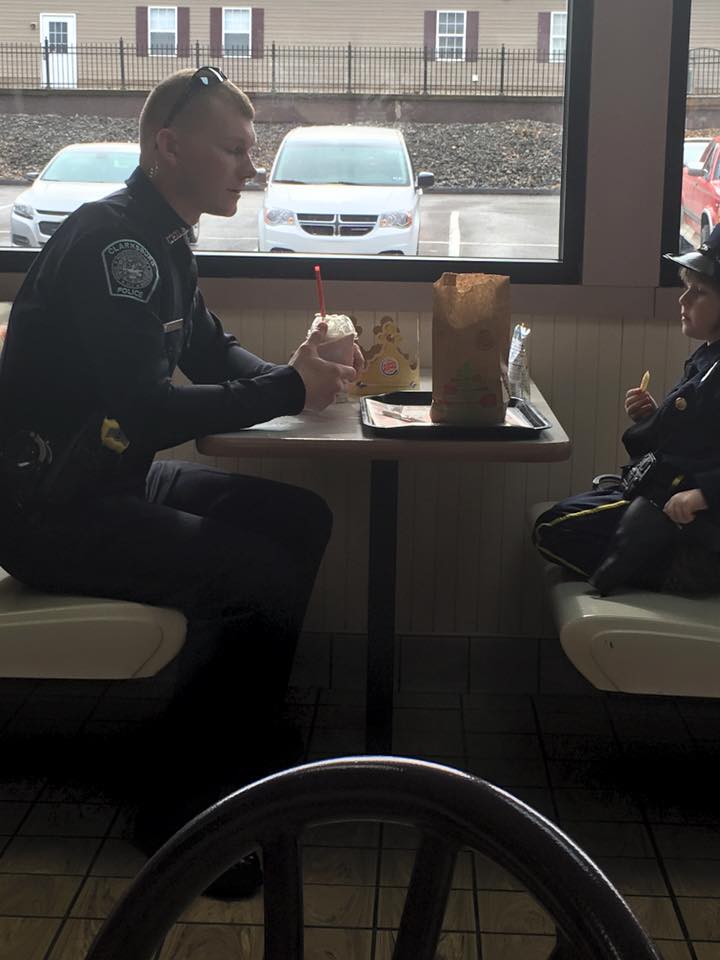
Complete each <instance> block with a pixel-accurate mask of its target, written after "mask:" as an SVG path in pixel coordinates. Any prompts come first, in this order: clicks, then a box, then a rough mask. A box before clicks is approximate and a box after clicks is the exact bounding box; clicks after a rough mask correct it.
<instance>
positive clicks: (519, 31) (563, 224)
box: [0, 0, 597, 283]
mask: <svg viewBox="0 0 720 960" xmlns="http://www.w3.org/2000/svg"><path fill="white" fill-rule="evenodd" d="M405 2H407V7H406V8H404V9H406V10H411V9H412V7H413V6H414V5H412V4H411V0H405ZM537 6H541V7H544V8H545V9H544V10H538V9H537ZM537 6H536V7H533V5H532V4H527V3H519V2H518V3H513V2H510V0H508V2H503V3H502V12H503V16H502V17H499V16H498V15H497V10H496V8H495V5H494V4H484V3H482V4H475V7H476V8H477V9H474V10H453V9H445V10H438V9H427V10H422V12H421V14H420V15H418V10H417V8H415V9H414V10H412V16H409V17H405V18H404V19H403V20H402V22H401V18H399V17H398V15H397V10H394V11H393V10H391V9H390V8H388V9H387V10H386V11H385V13H383V14H379V15H378V16H377V17H374V18H368V17H367V16H366V15H364V13H363V10H362V8H361V7H358V6H357V5H356V6H355V7H353V6H352V5H350V4H336V8H335V10H334V14H333V17H332V18H327V17H320V15H319V14H318V4H317V3H315V0H295V2H294V4H293V5H292V12H291V13H288V12H287V10H288V9H289V7H287V5H286V6H285V7H283V11H284V12H281V13H278V11H277V9H276V5H269V4H268V5H267V6H265V7H263V6H254V5H253V6H252V7H251V6H249V5H248V6H235V5H233V6H230V5H228V6H222V5H221V4H218V5H214V4H212V5H210V6H209V8H204V9H203V11H201V12H200V14H198V15H196V13H195V11H196V6H193V7H192V9H191V8H190V7H189V6H187V5H180V6H177V7H175V6H166V5H162V6H160V5H158V6H152V7H144V6H138V7H136V8H135V27H136V30H135V33H136V43H135V44H132V43H125V44H123V43H122V42H121V41H120V39H119V37H118V38H117V39H116V40H114V41H113V40H112V39H108V41H107V44H106V48H105V53H106V55H105V56H104V57H103V58H98V56H97V48H96V46H95V45H93V44H92V43H90V42H86V41H85V40H84V39H83V37H81V38H80V40H79V42H78V44H77V45H76V48H75V49H76V53H74V56H75V57H76V60H77V75H78V78H79V83H80V84H81V85H82V86H83V87H84V88H85V91H84V93H85V96H86V100H87V103H88V106H87V115H86V116H82V117H79V118H77V122H76V118H72V117H70V118H63V119H62V122H60V121H58V120H57V119H56V118H54V117H53V114H54V113H59V111H57V110H55V111H54V110H53V109H52V103H51V100H52V96H53V93H52V91H48V94H47V98H46V99H47V117H46V118H45V121H44V122H45V125H46V128H47V130H48V136H47V138H46V139H47V143H45V142H43V143H42V144H40V143H38V142H37V141H36V140H34V139H31V138H30V137H29V135H27V136H26V135H25V127H26V126H27V124H26V123H24V121H23V118H22V116H21V114H22V112H23V111H22V109H21V110H19V111H18V116H17V117H16V116H13V115H12V114H9V115H8V116H7V117H4V118H3V124H4V127H6V128H7V136H8V137H9V138H12V142H13V143H17V144H22V143H23V138H24V137H25V139H26V140H27V144H26V148H25V149H22V150H20V151H13V153H12V155H8V156H7V157H5V156H3V157H0V176H2V177H3V178H8V179H11V180H13V181H14V182H13V183H12V184H10V185H8V186H2V188H1V189H0V247H4V248H6V249H7V248H9V249H10V250H12V251H13V253H12V256H14V257H16V258H20V259H19V260H16V261H14V262H17V263H22V264H23V265H24V266H23V269H26V267H27V265H28V264H29V263H30V262H31V259H32V256H33V255H34V252H35V251H36V250H37V248H38V246H41V245H42V244H43V243H44V242H45V238H46V234H41V235H38V234H37V233H36V232H35V233H34V232H32V231H30V230H28V223H29V222H30V221H31V219H32V222H33V223H34V221H35V219H38V221H39V219H40V218H39V217H36V216H35V215H36V214H37V213H38V211H39V210H40V211H42V210H47V209H50V208H52V209H55V210H63V211H67V210H70V209H75V207H76V206H77V205H79V204H80V203H82V202H85V201H86V200H93V199H95V198H97V196H98V195H99V194H98V192H97V191H96V190H91V189H88V188H87V187H83V188H82V189H78V190H74V191H73V196H72V198H71V199H72V204H70V198H69V194H68V191H67V190H66V191H65V194H64V196H63V197H60V198H59V199H57V200H55V199H53V200H52V203H53V204H55V203H57V204H61V205H58V206H52V207H50V206H48V204H49V203H50V199H49V198H48V197H46V196H45V195H44V192H43V188H44V187H47V186H48V184H47V183H46V182H45V181H44V180H41V181H39V182H38V183H37V184H33V185H31V184H30V183H28V182H27V181H26V182H22V181H23V177H24V175H25V174H26V172H27V171H37V170H42V169H43V167H44V166H45V165H46V164H47V163H48V162H50V161H51V160H52V158H53V155H54V154H55V152H56V151H57V149H58V148H59V147H61V146H67V145H70V144H73V143H79V142H82V141H83V140H88V139H90V138H91V139H92V140H93V142H95V143H102V142H107V141H115V142H123V143H126V144H127V143H135V142H136V139H137V116H130V117H115V118H113V120H112V122H110V121H109V120H107V119H105V117H104V115H103V114H97V115H96V113H97V109H98V108H95V107H94V98H95V97H96V96H99V95H101V94H102V91H104V90H107V89H108V88H109V89H116V90H118V91H120V90H126V91H128V92H139V91H147V90H148V89H150V88H151V87H152V86H153V85H154V84H156V83H158V82H159V81H161V80H162V79H164V78H165V77H166V76H168V75H170V74H171V73H173V72H174V71H175V70H177V69H179V68H187V67H194V66H195V65H196V64H205V63H208V64H215V65H217V66H218V67H219V68H220V69H221V70H222V71H223V72H224V73H225V74H226V75H227V76H228V78H229V79H230V80H231V81H233V82H234V83H235V84H237V85H238V87H240V88H241V89H244V90H247V91H250V93H251V97H255V98H256V103H255V106H256V110H257V115H256V122H255V129H256V133H257V140H258V143H257V147H256V148H255V150H254V153H253V160H254V163H255V165H256V167H259V168H262V169H263V170H264V171H265V173H264V176H261V177H259V178H256V181H255V182H254V183H250V184H248V185H247V186H246V187H245V188H244V189H242V191H241V194H242V195H241V196H240V199H239V201H238V204H237V210H236V212H235V213H234V214H233V215H232V216H215V215H210V214H203V216H202V217H201V218H200V228H199V235H198V241H197V244H196V245H195V251H196V253H197V254H198V261H199V266H200V269H201V272H205V274H207V273H208V272H210V271H212V272H213V273H214V275H219V276H222V275H225V274H227V272H232V273H234V274H238V273H243V272H246V273H248V274H252V275H254V276H262V275H275V276H287V277H290V276H295V277H306V276H307V275H308V269H309V270H310V273H312V264H310V267H308V263H309V258H315V259H320V260H321V261H322V262H324V263H326V264H328V268H327V271H325V270H324V271H323V272H324V273H325V274H326V275H327V277H328V278H329V279H333V278H334V277H338V278H340V277H341V276H346V277H348V276H349V277H352V278H353V279H368V280H374V279H381V278H383V279H386V278H387V279H397V280H406V281H425V280H431V279H435V278H436V277H437V276H439V275H440V274H441V273H442V272H443V271H463V270H466V271H468V270H472V271H477V272H492V273H497V272H500V273H506V274H508V275H510V276H511V277H512V278H513V280H515V281H519V280H521V279H522V282H527V283H551V282H558V281H559V280H561V279H562V280H563V281H564V282H574V281H576V280H577V279H578V278H579V272H580V264H581V263H582V252H583V251H582V242H583V215H584V191H585V166H584V162H585V161H584V155H585V149H586V137H587V104H588V84H589V76H590V71H589V64H590V60H591V58H590V44H591V23H592V16H591V14H592V10H593V3H592V0H571V2H569V3H568V5H567V7H566V6H565V5H564V3H563V2H562V0H552V3H551V4H550V6H553V7H555V8H556V15H555V16H554V17H553V18H551V13H550V11H549V10H548V9H547V5H546V4H545V3H540V0H538V4H537ZM594 9H595V10H597V4H595V5H594ZM197 10H198V11H199V8H197ZM493 11H494V12H493ZM127 20H128V23H129V24H130V25H132V14H131V15H130V16H129V17H128V18H127ZM100 23H101V18H100V16H99V15H98V16H97V18H96V21H95V24H94V25H93V24H91V23H87V24H85V26H84V27H83V29H84V30H85V29H86V30H87V31H88V33H87V34H85V35H86V36H87V35H92V34H91V33H90V31H91V29H95V27H97V28H98V29H99V25H100ZM540 28H542V29H541V30H540ZM129 29H130V28H129ZM540 34H541V35H542V41H543V42H542V51H543V54H544V56H539V50H540V47H539V46H538V43H537V40H538V36H540ZM566 34H567V41H568V54H567V57H565V56H564V55H561V54H563V52H564V43H565V38H566ZM480 37H481V38H482V46H480V44H479V42H478V40H479V38H480ZM70 40H71V46H72V37H70ZM18 44H19V45H20V46H22V40H21V38H18V39H16V38H15V36H14V35H13V36H11V37H10V38H8V39H6V36H5V35H3V38H2V40H0V92H4V91H5V90H7V89H18V90H27V89H33V88H35V89H38V90H47V87H48V83H47V81H44V78H43V73H42V62H41V60H40V58H39V57H38V56H37V49H36V46H35V45H33V44H31V43H28V44H27V55H26V57H25V59H23V57H24V56H25V54H24V53H22V52H19V48H18ZM551 49H552V54H553V55H552V56H551ZM162 54H165V55H164V56H163V55H162ZM56 59H57V58H56ZM53 65H54V61H52V62H51V66H53ZM5 99H7V100H8V102H9V103H12V102H13V100H12V97H6V98H5ZM44 99H45V98H44ZM83 103H85V98H84V100H83ZM298 132H302V134H303V136H298ZM50 134H52V136H51V135H50ZM291 135H292V137H291V139H290V140H287V139H286V138H287V137H289V136H291ZM283 144H284V146H283ZM231 148H232V145H231ZM230 152H232V150H231V151H230ZM49 188H51V189H53V190H55V189H57V191H58V192H61V187H60V186H59V185H58V184H56V183H54V182H52V183H50V184H49ZM42 220H43V222H45V221H46V220H47V217H45V215H44V214H43V217H42ZM23 247H24V248H25V249H21V248H23ZM286 254H288V255H287V256H286ZM4 256H6V254H3V257H4ZM6 262H9V261H6ZM330 264H332V266H331V265H330Z"/></svg>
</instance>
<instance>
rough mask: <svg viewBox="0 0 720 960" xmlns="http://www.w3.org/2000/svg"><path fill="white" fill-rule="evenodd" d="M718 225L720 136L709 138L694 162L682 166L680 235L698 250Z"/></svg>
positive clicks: (719, 204)
mask: <svg viewBox="0 0 720 960" xmlns="http://www.w3.org/2000/svg"><path fill="white" fill-rule="evenodd" d="M718 222H720V137H713V139H712V140H711V141H710V142H709V143H708V145H707V146H706V147H705V149H704V150H703V152H702V155H701V156H700V159H699V160H698V162H697V163H691V164H689V165H688V166H686V167H683V180H682V211H681V216H680V235H681V236H682V238H683V239H684V240H686V241H687V242H688V243H689V244H690V245H691V246H692V247H699V246H700V244H701V243H704V241H705V240H706V239H707V238H708V236H709V235H710V231H711V230H712V228H713V227H714V226H715V224H716V223H718Z"/></svg>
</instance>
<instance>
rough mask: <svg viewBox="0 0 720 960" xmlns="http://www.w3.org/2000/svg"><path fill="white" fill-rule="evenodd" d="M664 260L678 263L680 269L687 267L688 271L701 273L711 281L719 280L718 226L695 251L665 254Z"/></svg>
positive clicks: (719, 250) (719, 232)
mask: <svg viewBox="0 0 720 960" xmlns="http://www.w3.org/2000/svg"><path fill="white" fill-rule="evenodd" d="M664 259H665V260H673V261H674V262H675V263H679V264H680V266H681V267H687V268H688V270H694V271H695V272H696V273H702V274H704V275H705V276H706V277H712V278H713V280H720V224H718V225H717V226H716V227H715V228H714V229H713V231H712V233H711V234H710V236H709V237H708V238H707V240H706V241H705V243H703V244H702V245H701V246H700V247H698V249H697V250H691V251H690V253H683V254H678V255H677V256H676V255H674V254H671V253H666V254H665V257H664Z"/></svg>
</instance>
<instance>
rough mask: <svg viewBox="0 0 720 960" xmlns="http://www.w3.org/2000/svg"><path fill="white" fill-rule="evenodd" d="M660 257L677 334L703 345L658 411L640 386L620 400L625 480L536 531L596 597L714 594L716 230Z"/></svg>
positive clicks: (719, 472)
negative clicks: (669, 275)
mask: <svg viewBox="0 0 720 960" xmlns="http://www.w3.org/2000/svg"><path fill="white" fill-rule="evenodd" d="M666 256H667V258H668V259H670V260H674V261H675V262H676V263H679V264H680V266H681V271H680V275H681V278H682V281H683V285H684V290H683V293H682V295H681V296H680V311H681V313H680V323H681V326H682V331H683V333H684V334H685V335H686V336H688V337H690V338H692V339H695V340H702V341H704V342H703V343H702V345H701V346H700V347H698V349H697V350H696V351H695V352H694V353H693V354H692V356H691V357H690V358H689V359H688V360H687V361H686V363H685V369H684V372H683V377H682V379H681V380H680V382H679V383H678V384H677V386H675V387H674V388H673V389H672V390H671V391H670V393H669V394H668V395H667V396H666V397H665V399H664V400H663V401H662V402H661V403H660V404H658V403H656V401H655V400H654V399H653V397H652V396H651V395H650V394H649V393H648V391H647V385H643V384H641V386H640V387H633V388H631V389H630V390H628V391H627V394H626V396H625V410H626V412H627V414H628V416H629V417H630V418H631V419H632V420H633V421H634V423H633V424H632V426H630V427H629V428H628V429H627V430H626V431H625V433H624V434H623V438H622V440H623V444H624V445H625V449H626V450H627V452H628V454H629V455H630V457H631V460H630V462H629V463H628V464H627V465H626V466H625V467H624V468H623V473H622V478H621V479H620V478H617V482H613V481H612V479H611V478H610V481H611V482H610V483H609V484H605V483H603V482H600V483H599V484H598V486H597V488H596V489H593V490H591V491H589V492H587V493H582V494H579V495H577V496H573V497H570V498H568V499H566V500H563V501H561V502H560V503H558V504H556V505H555V506H554V507H552V509H550V510H549V511H547V512H545V513H544V514H543V515H542V516H541V517H540V518H539V519H538V521H537V522H536V525H535V530H534V542H535V544H536V546H537V547H538V549H539V550H540V551H541V553H543V555H544V556H546V557H547V558H548V559H550V560H552V561H554V562H556V563H559V564H561V565H562V566H564V567H566V568H568V569H569V570H572V571H573V572H575V573H578V574H580V575H581V576H583V577H586V578H588V579H589V580H590V582H591V583H592V584H593V585H594V586H595V587H596V588H597V589H598V590H599V592H600V593H602V594H606V593H609V592H610V591H611V590H613V589H614V588H615V587H617V586H620V585H632V586H640V587H646V588H651V589H661V590H670V591H673V590H675V591H679V592H706V591H709V592H713V591H716V590H720V443H718V422H720V226H717V227H716V228H715V229H714V230H713V232H712V234H711V235H710V237H709V238H708V240H707V242H706V243H704V244H703V245H702V246H701V247H700V248H699V249H698V250H694V251H692V252H690V253H687V254H684V255H680V256H671V255H669V254H667V255H666Z"/></svg>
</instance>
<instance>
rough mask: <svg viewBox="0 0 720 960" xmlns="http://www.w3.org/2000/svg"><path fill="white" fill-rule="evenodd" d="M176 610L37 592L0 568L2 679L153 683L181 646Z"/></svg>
mask: <svg viewBox="0 0 720 960" xmlns="http://www.w3.org/2000/svg"><path fill="white" fill-rule="evenodd" d="M186 626H187V623H186V620H185V617H184V616H183V614H182V613H180V612H179V611H178V610H169V609H166V608H164V607H151V606H147V605H146V604H142V603H132V602H129V601H124V600H104V599H99V598H96V597H73V596H65V595H63V594H49V593H41V592H40V591H36V590H31V589H30V588H28V587H25V586H23V585H22V584H20V583H18V581H17V580H15V579H13V578H12V577H11V576H10V575H9V574H8V573H6V572H5V571H4V570H2V569H0V677H34V678H38V679H40V678H47V677H55V678H62V679H108V680H123V679H129V678H131V677H150V676H153V675H154V674H156V673H157V672H158V671H159V670H161V669H162V668H163V667H164V666H165V665H166V664H168V663H169V662H170V661H171V660H172V659H173V658H174V657H175V656H176V655H177V654H178V652H179V651H180V649H181V648H182V646H183V644H184V642H185V632H186Z"/></svg>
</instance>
